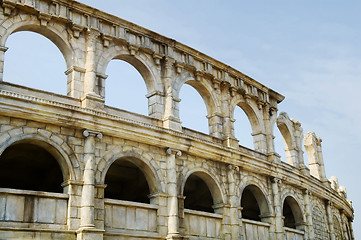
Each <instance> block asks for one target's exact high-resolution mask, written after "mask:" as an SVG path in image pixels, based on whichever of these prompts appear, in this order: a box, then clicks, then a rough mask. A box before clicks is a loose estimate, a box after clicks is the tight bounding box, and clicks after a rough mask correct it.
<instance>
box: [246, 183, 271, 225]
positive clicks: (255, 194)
mask: <svg viewBox="0 0 361 240" xmlns="http://www.w3.org/2000/svg"><path fill="white" fill-rule="evenodd" d="M241 207H242V218H245V219H249V220H253V221H259V222H261V221H262V220H263V218H265V217H267V216H269V207H268V203H267V200H266V197H265V196H264V194H263V193H262V191H261V190H260V189H259V188H258V187H256V186H255V185H249V186H247V187H245V189H244V190H243V192H242V197H241Z"/></svg>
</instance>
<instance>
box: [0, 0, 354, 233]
mask: <svg viewBox="0 0 361 240" xmlns="http://www.w3.org/2000/svg"><path fill="white" fill-rule="evenodd" d="M0 2H1V7H2V9H1V11H0V18H1V21H0V63H1V64H0V72H1V76H0V99H1V102H0V130H1V131H0V239H78V240H81V239H94V240H95V239H96V240H98V239H99V240H100V239H209V240H210V239H259V240H261V239H288V240H289V239H292V240H293V239H297V240H298V239H332V240H340V239H354V237H353V232H352V220H353V209H352V206H351V203H350V202H349V201H348V200H347V199H346V192H345V189H344V187H342V186H339V185H338V181H337V179H336V178H331V179H330V180H328V179H327V178H326V175H325V170H324V164H323V159H322V150H321V139H320V138H318V137H316V135H315V134H314V133H312V132H309V133H307V134H306V135H305V136H304V135H303V131H302V128H301V125H300V123H299V122H297V121H295V120H292V119H290V118H289V117H288V115H287V114H285V113H277V104H278V103H280V102H281V101H282V100H283V99H284V97H283V96H282V95H280V94H279V93H277V92H275V91H273V90H272V89H270V88H268V87H266V86H264V85H262V84H261V83H259V82H257V81H255V80H254V79H252V78H250V77H248V76H246V75H244V74H243V73H241V72H239V71H237V70H236V69H233V68H231V67H229V66H227V65H225V64H223V63H221V62H219V61H217V60H215V59H213V58H211V57H209V56H207V55H205V54H203V53H201V52H198V51H196V50H194V49H192V48H190V47H188V46H185V45H183V44H181V43H179V42H177V41H175V40H172V39H169V38H167V37H164V36H162V35H159V34H157V33H154V32H152V31H150V30H147V29H145V28H142V27H140V26H137V25H135V24H133V23H130V22H127V21H125V20H122V19H120V18H117V17H115V16H112V15H109V14H107V13H104V12H101V11H99V10H97V9H94V8H91V7H89V6H86V5H84V4H81V3H78V2H74V1H69V0H51V1H50V0H2V1H0ZM18 31H32V32H36V33H39V34H41V35H43V36H45V37H46V38H48V39H49V40H50V41H52V42H53V43H54V44H55V45H56V46H57V47H58V48H59V49H60V51H61V53H62V54H63V56H64V59H65V61H66V65H67V71H66V72H65V74H66V77H64V84H65V79H67V89H68V91H67V96H63V95H58V94H54V93H49V92H45V91H41V90H37V89H32V88H28V87H25V86H20V85H16V84H12V83H9V82H7V79H3V77H2V72H3V65H4V56H5V61H6V50H7V47H6V42H7V39H8V37H9V36H10V35H11V34H12V33H15V32H18ZM112 59H120V60H124V61H126V62H128V63H130V64H131V65H133V66H134V67H135V68H136V69H137V70H138V71H139V72H140V73H141V75H142V76H143V78H144V82H145V84H146V88H147V91H148V93H147V98H148V109H149V116H143V115H139V114H135V113H131V112H127V111H124V110H121V109H116V108H111V107H108V106H106V105H105V104H104V94H105V93H104V89H105V87H104V86H105V84H106V83H107V82H106V78H107V76H106V75H105V71H106V68H107V65H108V63H109V62H110V61H111V60H112ZM184 84H188V85H190V86H192V87H193V88H194V89H196V91H198V93H199V94H200V95H201V97H202V98H203V100H204V103H205V105H206V108H207V112H208V116H207V118H208V123H209V134H202V133H199V132H196V131H193V130H190V129H187V128H184V127H182V125H181V121H180V119H179V102H180V99H179V92H180V89H181V88H182V86H183V85H184ZM236 107H240V108H241V109H242V110H243V111H244V112H245V113H246V115H247V116H248V118H249V122H250V125H251V127H252V136H253V142H254V149H252V150H251V149H248V148H245V147H243V146H239V144H238V141H237V139H236V138H235V136H234V127H233V123H234V119H233V112H234V109H235V108H236ZM274 126H275V128H276V127H278V128H279V130H280V132H281V133H282V136H283V138H284V142H285V151H286V156H287V163H286V162H282V161H280V157H279V155H278V154H277V153H275V150H274V142H273V139H274V137H273V128H274ZM302 145H305V149H306V152H307V155H308V167H307V166H306V165H305V164H304V160H303V151H302Z"/></svg>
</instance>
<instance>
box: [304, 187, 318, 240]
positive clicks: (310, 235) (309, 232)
mask: <svg viewBox="0 0 361 240" xmlns="http://www.w3.org/2000/svg"><path fill="white" fill-rule="evenodd" d="M310 196H311V192H310V191H309V190H307V189H305V190H304V191H303V203H304V206H305V216H306V231H305V234H306V235H305V239H306V240H307V239H315V232H314V230H313V224H312V205H311V201H310Z"/></svg>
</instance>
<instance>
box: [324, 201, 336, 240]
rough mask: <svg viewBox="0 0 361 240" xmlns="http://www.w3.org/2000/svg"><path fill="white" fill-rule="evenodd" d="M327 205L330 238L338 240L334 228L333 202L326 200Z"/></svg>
mask: <svg viewBox="0 0 361 240" xmlns="http://www.w3.org/2000/svg"><path fill="white" fill-rule="evenodd" d="M325 204H326V214H327V223H328V228H329V230H330V237H331V238H330V239H331V240H336V237H335V229H334V228H333V217H332V203H331V201H329V200H326V201H325Z"/></svg>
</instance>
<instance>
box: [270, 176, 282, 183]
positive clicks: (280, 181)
mask: <svg viewBox="0 0 361 240" xmlns="http://www.w3.org/2000/svg"><path fill="white" fill-rule="evenodd" d="M271 182H272V183H277V184H281V183H282V180H281V179H280V178H277V177H271Z"/></svg>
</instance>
